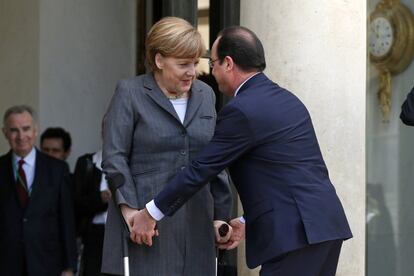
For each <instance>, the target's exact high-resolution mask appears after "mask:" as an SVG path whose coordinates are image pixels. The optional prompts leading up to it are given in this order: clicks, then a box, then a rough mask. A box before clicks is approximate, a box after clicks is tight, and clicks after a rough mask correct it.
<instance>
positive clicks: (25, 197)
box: [16, 159, 29, 207]
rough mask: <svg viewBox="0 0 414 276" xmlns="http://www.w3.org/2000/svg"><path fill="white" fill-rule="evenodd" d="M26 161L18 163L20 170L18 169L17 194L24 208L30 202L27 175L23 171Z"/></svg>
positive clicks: (21, 160)
mask: <svg viewBox="0 0 414 276" xmlns="http://www.w3.org/2000/svg"><path fill="white" fill-rule="evenodd" d="M24 163H25V162H24V160H23V159H20V160H19V162H18V165H19V167H18V169H17V181H16V182H17V183H16V184H17V194H18V196H19V200H20V204H21V205H22V207H26V205H27V202H28V201H29V194H28V192H27V180H26V173H25V172H24V170H23V164H24Z"/></svg>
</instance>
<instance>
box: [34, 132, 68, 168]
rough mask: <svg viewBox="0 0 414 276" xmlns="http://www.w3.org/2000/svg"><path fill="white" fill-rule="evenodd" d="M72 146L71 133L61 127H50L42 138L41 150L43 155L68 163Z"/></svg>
mask: <svg viewBox="0 0 414 276" xmlns="http://www.w3.org/2000/svg"><path fill="white" fill-rule="evenodd" d="M71 146H72V139H71V138H70V134H69V132H67V131H66V130H64V129H63V128H61V127H49V128H47V129H46V130H45V131H44V132H43V133H42V135H41V136H40V149H41V150H42V152H43V153H45V154H47V155H49V156H52V157H55V158H57V159H60V160H63V161H66V159H68V157H69V154H70V150H71Z"/></svg>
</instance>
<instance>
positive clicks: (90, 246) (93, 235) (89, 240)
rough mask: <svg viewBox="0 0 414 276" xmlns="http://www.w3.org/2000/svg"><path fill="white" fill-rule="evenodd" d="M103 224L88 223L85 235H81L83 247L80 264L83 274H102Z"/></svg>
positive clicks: (91, 275) (86, 275) (87, 275)
mask: <svg viewBox="0 0 414 276" xmlns="http://www.w3.org/2000/svg"><path fill="white" fill-rule="evenodd" d="M104 232H105V225H104V224H90V225H89V226H88V230H87V233H86V235H85V236H84V237H83V239H84V240H83V243H84V249H83V254H82V263H83V264H82V266H83V273H82V275H85V276H103V275H107V274H104V273H101V264H102V247H103V240H104Z"/></svg>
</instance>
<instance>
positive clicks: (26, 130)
mask: <svg viewBox="0 0 414 276" xmlns="http://www.w3.org/2000/svg"><path fill="white" fill-rule="evenodd" d="M2 130H3V133H4V135H5V137H6V139H7V140H8V142H9V144H10V148H11V150H10V151H9V152H8V153H7V154H6V155H3V156H1V157H0V183H1V185H0V221H1V224H0V248H1V249H2V250H0V267H1V274H2V275H5V276H20V275H28V276H37V275H65V276H69V275H73V271H74V270H75V267H76V246H75V231H74V228H75V227H74V219H73V208H72V201H71V196H70V193H69V186H68V185H69V169H68V166H67V164H66V163H65V162H63V161H60V160H57V159H55V158H51V157H49V156H47V155H45V154H43V153H41V152H39V151H38V150H37V149H36V148H35V147H34V144H35V141H36V137H37V126H36V122H35V119H34V112H33V110H32V108H30V107H29V106H25V105H21V106H13V107H11V108H9V109H8V110H7V111H6V112H5V115H4V118H3V129H2Z"/></svg>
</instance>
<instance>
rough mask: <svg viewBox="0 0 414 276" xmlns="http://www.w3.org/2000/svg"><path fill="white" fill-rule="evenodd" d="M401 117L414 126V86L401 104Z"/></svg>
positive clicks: (404, 121) (407, 123) (405, 122)
mask: <svg viewBox="0 0 414 276" xmlns="http://www.w3.org/2000/svg"><path fill="white" fill-rule="evenodd" d="M400 119H401V121H402V122H403V123H404V124H406V125H407V126H414V87H413V88H412V89H411V91H410V93H408V95H407V98H406V99H405V101H404V103H403V104H402V106H401V114H400Z"/></svg>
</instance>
